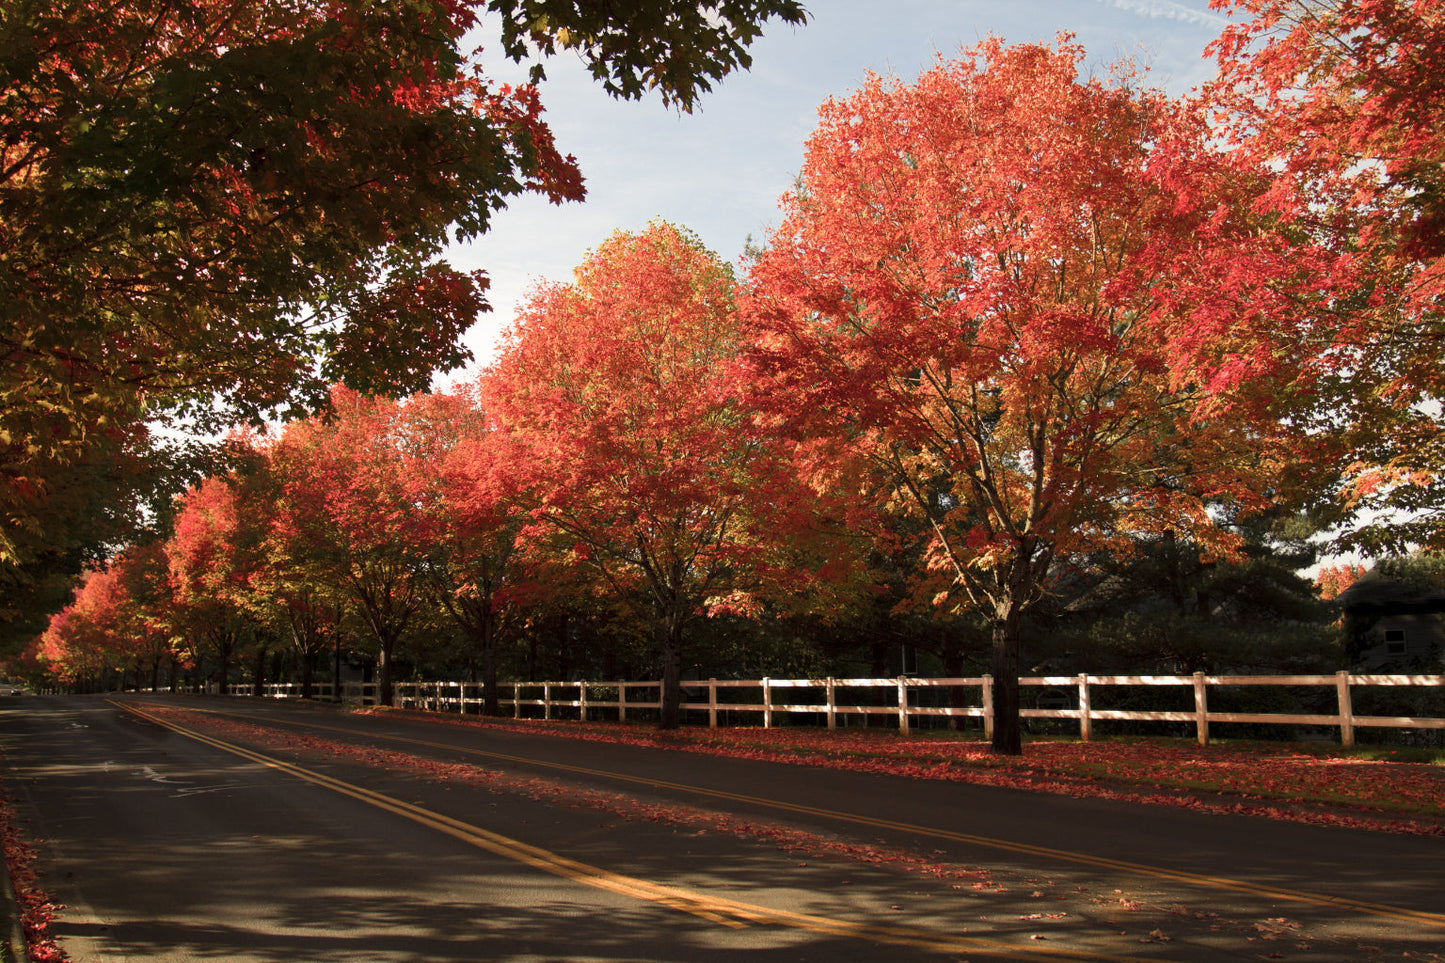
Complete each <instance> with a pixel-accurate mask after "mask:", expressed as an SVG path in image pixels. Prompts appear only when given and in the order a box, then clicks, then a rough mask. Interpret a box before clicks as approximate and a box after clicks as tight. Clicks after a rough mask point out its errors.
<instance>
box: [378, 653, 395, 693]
mask: <svg viewBox="0 0 1445 963" xmlns="http://www.w3.org/2000/svg"><path fill="white" fill-rule="evenodd" d="M380 642H381V648H380V649H379V650H378V651H377V654H376V701H377V702H379V703H381V704H382V705H384V706H389V705H394V704H395V697H394V696H393V694H392V686H391V648H392V644H393V643H394V642H395V640H394V639H389V638H383V639H381V640H380Z"/></svg>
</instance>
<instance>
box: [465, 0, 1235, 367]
mask: <svg viewBox="0 0 1445 963" xmlns="http://www.w3.org/2000/svg"><path fill="white" fill-rule="evenodd" d="M805 2H806V3H807V6H808V12H809V20H808V23H807V24H805V25H803V26H801V27H791V26H788V25H785V24H781V23H778V22H776V21H774V22H771V23H769V24H766V25H765V26H764V28H763V36H762V38H760V39H759V40H758V41H756V42H755V43H754V44H753V46H752V47H751V48H750V49H751V53H752V57H753V65H752V68H751V70H749V71H747V72H740V73H734V74H732V75H730V76H728V77H726V78H724V79H723V81H722V82H721V83H720V84H715V85H714V88H713V90H712V91H711V92H710V93H708V94H705V95H703V97H702V100H701V103H700V105H699V106H698V108H697V109H696V110H695V111H694V112H693V113H692V114H681V113H679V112H678V111H676V110H675V109H672V108H668V107H664V106H663V105H662V102H661V100H660V98H658V97H656V96H652V97H648V98H646V99H644V100H642V101H632V102H622V101H618V100H614V99H612V98H610V97H608V96H607V94H606V93H604V92H603V90H602V89H601V87H600V86H599V85H598V84H596V83H595V82H594V81H593V80H592V79H591V77H590V76H589V75H587V73H586V72H585V71H584V70H583V69H582V68H581V66H580V62H579V61H577V60H576V59H574V58H573V57H571V56H570V55H563V56H560V57H557V58H555V59H553V60H551V61H549V62H548V63H547V74H548V79H547V81H546V82H545V83H544V84H543V85H542V88H541V98H542V103H543V105H544V107H545V109H546V115H545V116H546V118H547V120H548V122H549V124H550V125H551V127H552V130H553V133H554V135H555V136H556V140H557V144H558V147H559V149H560V150H561V151H562V152H563V153H564V154H568V153H570V154H574V155H575V156H576V157H577V160H578V162H579V164H580V166H581V168H582V173H583V176H584V177H585V179H586V188H587V199H586V200H585V201H583V202H581V203H571V204H566V205H562V206H552V205H550V204H548V203H547V201H546V200H545V199H544V198H541V197H533V196H526V197H522V198H518V199H515V200H514V201H513V202H512V203H511V204H510V205H509V206H508V208H507V209H506V210H505V211H502V212H500V213H498V214H497V215H496V217H495V218H494V220H493V222H492V226H491V230H490V231H489V232H488V233H487V234H486V235H484V236H483V237H482V238H481V239H479V240H477V241H475V242H473V243H469V244H466V245H462V246H455V247H453V249H452V250H451V251H450V252H449V259H450V260H451V262H452V263H453V265H454V266H456V267H458V268H460V269H463V270H468V271H470V270H474V269H477V268H481V269H483V270H485V271H486V272H487V274H488V275H489V277H490V278H491V291H490V296H489V300H490V302H491V304H492V307H493V310H492V312H490V313H489V314H486V315H483V316H482V318H481V320H479V321H478V322H477V324H476V326H475V327H474V328H473V329H472V330H471V331H470V332H469V334H468V336H467V343H468V346H469V347H470V348H471V349H472V351H473V354H474V355H475V356H476V357H477V359H478V363H484V362H485V361H486V360H487V359H488V358H489V357H491V356H492V355H493V353H494V350H495V346H496V344H497V341H498V338H499V336H500V332H501V331H502V329H504V328H505V327H506V326H508V325H509V324H511V322H512V320H513V317H514V315H515V312H516V309H517V306H518V305H519V304H520V303H523V302H524V301H525V299H526V297H527V295H528V293H529V292H530V291H531V289H532V288H533V287H534V286H535V284H536V283H537V282H538V281H540V280H547V281H568V280H570V279H571V277H572V272H573V269H574V268H576V267H577V265H578V264H580V263H581V262H582V261H583V260H584V258H585V257H586V255H587V253H588V252H589V251H591V250H593V249H595V248H596V247H598V246H599V245H600V244H601V243H602V241H604V240H605V239H606V238H607V237H608V236H609V235H611V234H612V233H613V232H614V231H617V230H628V231H636V230H639V229H641V228H642V227H644V226H646V225H647V223H648V222H649V221H652V220H654V219H663V220H666V221H669V222H671V223H673V224H676V225H679V226H682V227H686V228H688V229H690V230H692V231H693V232H694V233H695V234H697V235H698V236H699V237H700V238H701V239H702V242H703V243H704V244H705V245H707V246H708V247H709V248H711V249H712V250H713V251H714V252H716V253H717V254H718V255H720V256H721V257H722V258H723V259H724V260H727V261H729V262H733V263H736V262H737V261H738V259H739V258H740V257H741V255H742V252H743V249H744V247H745V245H746V244H747V242H748V239H749V238H752V239H753V240H754V241H755V242H758V243H763V242H765V241H766V239H767V234H768V230H769V228H770V227H771V226H773V225H775V224H776V223H777V220H778V217H777V211H778V206H777V204H778V198H779V197H780V196H781V195H782V194H783V192H784V191H786V190H787V189H788V188H789V187H790V186H791V184H792V183H793V179H794V177H795V176H796V174H797V172H798V170H799V169H800V168H801V166H802V161H803V152H804V144H805V141H806V140H807V138H808V135H809V134H810V133H811V132H812V130H813V128H814V126H815V124H816V122H817V116H818V108H819V106H820V105H822V104H823V103H824V102H825V101H826V100H828V98H830V97H837V98H843V97H846V96H848V95H849V94H850V93H851V92H853V91H854V90H856V89H857V88H858V87H859V86H860V85H861V84H862V83H863V82H864V80H865V79H866V78H867V76H868V74H869V73H870V72H873V73H878V74H882V75H884V76H892V77H898V78H900V79H902V80H905V81H911V80H912V79H913V78H915V77H917V76H918V74H919V73H921V72H922V71H924V70H926V69H928V68H929V67H930V66H932V65H933V64H934V63H935V61H936V59H937V58H938V57H940V56H942V57H943V58H945V59H952V58H955V57H956V56H957V55H958V53H959V51H960V50H961V49H962V48H963V47H965V46H969V45H971V44H973V43H976V42H977V41H979V40H982V39H984V38H985V37H988V36H989V35H996V36H998V37H1000V38H1002V39H1003V40H1005V41H1007V42H1009V43H1023V42H1034V41H1038V42H1052V41H1053V40H1054V39H1055V38H1056V37H1057V35H1058V34H1059V33H1060V32H1061V31H1067V32H1070V33H1072V34H1074V36H1075V38H1076V39H1077V41H1078V42H1079V43H1081V44H1082V45H1083V47H1084V48H1085V50H1086V51H1087V54H1088V59H1087V61H1086V63H1085V67H1084V69H1085V70H1086V71H1089V70H1094V71H1097V72H1098V73H1101V74H1102V73H1105V72H1106V71H1107V68H1108V65H1110V64H1112V63H1114V62H1115V61H1118V60H1119V59H1121V58H1132V59H1133V60H1134V61H1135V62H1136V63H1137V64H1138V65H1140V66H1143V67H1148V68H1149V82H1150V83H1151V84H1152V85H1153V86H1156V87H1161V88H1163V89H1165V90H1167V91H1169V92H1170V93H1174V94H1183V93H1187V92H1188V91H1189V90H1191V89H1192V88H1194V87H1196V86H1197V85H1199V84H1201V83H1203V82H1205V81H1206V80H1208V79H1209V78H1210V77H1211V76H1212V75H1213V69H1212V64H1211V62H1209V61H1207V60H1205V59H1204V47H1205V45H1206V44H1208V43H1209V41H1211V40H1213V39H1214V38H1215V37H1217V36H1218V35H1219V32H1220V30H1221V28H1222V27H1223V26H1224V24H1225V23H1226V20H1225V18H1224V17H1223V16H1222V15H1220V14H1218V13H1215V12H1213V11H1211V10H1210V9H1209V6H1208V0H888V2H887V3H883V2H880V0H805ZM484 28H485V25H484ZM484 28H483V30H481V31H479V32H478V35H477V38H476V39H477V40H478V42H479V43H481V44H482V45H483V46H484V50H483V54H482V63H483V64H484V66H485V67H486V69H487V71H488V74H489V76H491V77H492V78H493V79H494V80H497V81H516V80H520V79H522V78H521V75H520V73H518V72H516V71H509V70H507V69H504V68H505V67H509V66H510V64H509V63H507V62H505V61H500V60H499V57H497V56H489V55H488V50H487V49H485V48H486V46H487V45H488V43H489V40H490V38H489V37H488V36H487V35H486V32H485V29H484ZM491 49H492V50H495V49H496V44H495V43H492V44H491ZM474 371H475V365H474V366H473V368H472V369H469V370H468V371H467V372H464V373H462V374H461V376H460V377H461V378H469V377H470V376H471V374H472V372H474ZM456 380H458V378H457V377H450V378H447V379H444V382H443V383H447V382H452V381H456Z"/></svg>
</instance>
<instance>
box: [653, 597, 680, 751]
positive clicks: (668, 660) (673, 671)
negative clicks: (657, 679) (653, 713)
mask: <svg viewBox="0 0 1445 963" xmlns="http://www.w3.org/2000/svg"><path fill="white" fill-rule="evenodd" d="M659 628H660V630H661V631H660V632H659V633H658V634H659V636H660V637H661V639H660V641H661V643H662V710H661V716H660V718H659V719H658V723H657V727H658V728H659V729H676V728H678V727H679V726H681V725H682V619H680V618H677V617H676V616H669V617H668V618H667V619H666V620H665V621H664V622H663V623H662V625H661V626H659Z"/></svg>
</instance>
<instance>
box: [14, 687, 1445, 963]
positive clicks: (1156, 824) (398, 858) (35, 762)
mask: <svg viewBox="0 0 1445 963" xmlns="http://www.w3.org/2000/svg"><path fill="white" fill-rule="evenodd" d="M0 753H3V763H4V767H3V769H0V781H3V785H4V787H5V789H6V790H7V792H8V793H9V795H10V796H11V797H12V798H13V799H14V800H15V801H16V804H17V806H18V808H19V809H20V810H21V812H22V813H24V814H25V815H26V816H27V817H28V820H29V825H28V830H29V832H30V833H31V835H32V836H34V837H35V838H37V839H38V840H39V844H40V845H39V848H40V854H41V856H40V862H39V868H40V870H41V872H42V877H43V881H44V884H45V886H46V887H47V889H48V890H49V891H50V893H51V895H52V896H53V897H54V898H55V899H56V900H57V901H58V902H60V903H62V904H64V905H65V907H66V908H65V909H64V910H63V912H62V913H61V918H60V919H59V921H58V922H57V924H56V925H55V928H54V932H55V935H56V936H57V937H58V939H59V940H60V942H61V946H62V948H63V949H64V950H65V951H66V953H67V954H68V955H69V956H70V958H71V959H72V960H74V961H76V963H88V961H91V960H107V961H110V960H125V959H136V960H148V961H154V960H164V961H170V960H175V961H181V960H202V959H217V960H245V961H281V960H285V961H294V960H338V961H339V960H346V961H358V960H375V961H388V963H392V961H423V960H425V961H443V960H506V961H552V960H569V961H570V960H577V961H592V960H596V961H621V960H653V961H709V960H733V959H736V958H737V957H738V956H740V955H744V954H746V955H747V957H748V958H749V959H750V960H752V959H755V960H760V961H771V960H778V961H784V960H786V961H794V960H796V961H803V960H819V961H830V963H831V961H839V960H889V961H894V960H914V959H917V960H974V959H1016V960H1040V959H1071V960H1072V959H1078V960H1090V959H1092V960H1126V959H1127V960H1150V959H1157V960H1173V961H1214V960H1220V961H1224V960H1230V961H1233V960H1240V959H1304V960H1311V961H1335V960H1338V961H1342V963H1343V961H1356V960H1360V959H1381V960H1383V959H1411V960H1422V959H1424V960H1430V959H1437V960H1439V959H1445V894H1442V886H1441V883H1442V881H1445V840H1441V839H1436V838H1420V837H1410V836H1400V835H1392V834H1384V833H1370V832H1364V831H1354V830H1341V829H1330V828H1324V827H1317V826H1311V825H1304V824H1295V823H1283V822H1273V821H1268V820H1263V819H1258V818H1254V817H1244V816H1219V815H1206V814H1200V813H1195V812H1190V811H1188V810H1183V809H1173V808H1168V807H1156V806H1136V805H1130V804H1123V803H1116V802H1111V801H1107V800H1092V799H1082V800H1081V799H1073V798H1067V797H1062V796H1052V795H1047V794H1041V793H1027V792H1021V791H1015V790H1005V789H995V788H989V787H979V786H968V785H962V784H958V783H947V782H935V781H927V780H913V779H906V778H900V777H889V776H879V775H869V774H864V773H857V772H849V771H842V770H831V769H817V768H808V767H801V766H789V765H781V764H774V763H767V762H760V761H755V760H746V759H728V758H719V757H714V756H706V755H700V754H695V753H688V752H679V751H668V750H660V749H655V748H645V747H639V746H629V745H616V744H604V743H596V742H584V741H580V740H574V739H566V738H558V737H555V736H550V735H545V734H534V733H528V732H519V731H516V730H515V728H514V727H473V726H458V725H449V724H442V723H437V722H431V721H424V720H418V719H414V718H411V717H399V716H373V715H368V716H359V715H355V714H349V713H344V712H340V711H336V710H333V709H329V708H325V707H315V706H294V705H283V704H276V703H265V702H257V701H251V700H221V699H215V698H210V699H206V698H193V697H192V698H186V697H174V698H166V697H159V698H144V697H134V696H129V697H114V698H112V699H104V698H101V697H75V698H63V697H52V698H47V697H16V698H6V699H0Z"/></svg>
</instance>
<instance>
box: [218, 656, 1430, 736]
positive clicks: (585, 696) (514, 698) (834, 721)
mask: <svg viewBox="0 0 1445 963" xmlns="http://www.w3.org/2000/svg"><path fill="white" fill-rule="evenodd" d="M992 683H993V680H992V678H991V677H989V676H986V675H985V676H981V677H975V678H964V679H916V678H909V677H906V676H900V677H898V678H896V679H758V680H721V679H707V680H697V681H685V682H683V683H682V687H683V689H684V696H685V697H686V695H687V693H688V692H689V691H690V692H693V693H696V692H697V691H698V690H706V696H707V698H706V701H698V700H696V699H693V700H686V698H685V701H684V702H683V705H682V708H683V710H684V712H690V713H694V714H700V713H704V712H705V713H707V720H708V726H709V727H711V728H717V725H718V716H719V714H720V713H723V714H727V713H736V712H748V713H761V714H762V720H763V726H764V727H765V728H766V727H771V726H772V725H773V723H774V721H775V718H776V717H778V716H782V715H797V714H805V715H811V716H815V717H817V716H821V717H822V718H823V719H824V720H825V722H826V724H827V726H828V728H829V729H832V728H835V727H836V726H837V725H838V722H839V719H840V717H847V716H868V715H886V716H893V717H896V718H897V720H898V728H899V729H900V730H902V731H904V732H907V731H908V730H909V728H910V725H911V720H913V719H915V718H919V717H924V716H947V717H955V718H957V717H964V718H981V719H982V720H983V726H984V731H985V734H986V735H988V736H991V735H992V732H993V715H994V714H993V691H992ZM1019 684H1020V685H1022V686H1025V687H1044V688H1046V689H1048V690H1051V691H1050V693H1049V695H1051V696H1053V701H1056V702H1061V703H1068V705H1067V706H1066V707H1065V706H1060V707H1055V708H1025V709H1022V710H1021V711H1020V715H1021V716H1023V717H1024V718H1026V719H1074V720H1077V721H1078V724H1079V735H1080V737H1081V738H1082V739H1083V740H1084V741H1085V742H1087V741H1089V740H1090V739H1091V738H1092V737H1093V724H1094V722H1095V721H1096V720H1135V721H1156V722H1183V723H1188V724H1192V726H1193V728H1194V731H1195V734H1196V737H1197V738H1198V740H1199V743H1200V745H1204V744H1205V743H1207V742H1208V741H1209V727H1210V724H1211V723H1216V722H1218V723H1228V722H1246V723H1273V724H1282V725H1301V726H1330V727H1337V728H1338V729H1339V730H1340V742H1341V743H1342V744H1343V745H1345V746H1353V745H1354V744H1355V730H1356V729H1359V728H1365V727H1389V728H1403V729H1445V718H1436V717H1414V716H1357V715H1355V714H1354V710H1353V708H1352V698H1351V691H1352V690H1353V689H1355V688H1357V687H1364V688H1369V687H1378V686H1387V687H1400V686H1409V687H1439V686H1445V676H1440V675H1351V674H1350V673H1348V672H1338V673H1336V674H1334V675H1259V676H1249V675H1218V676H1214V675H1205V674H1204V673H1202V672H1200V673H1195V674H1194V675H1192V676H1172V675H1171V676H1159V675H1109V676H1099V675H1070V676H1032V677H1027V678H1022V679H1020V680H1019ZM1111 686H1124V687H1137V686H1172V687H1175V688H1187V689H1192V691H1193V708H1192V709H1186V710H1182V711H1174V712H1165V711H1147V710H1132V709H1096V708H1093V701H1094V699H1093V697H1094V695H1095V694H1096V692H1097V691H1098V690H1099V689H1102V688H1106V687H1111ZM1229 686H1282V687H1309V686H1329V687H1333V688H1334V689H1335V701H1336V705H1337V711H1336V712H1334V713H1327V714H1314V715H1304V714H1295V715H1290V714H1285V713H1272V712H1211V711H1210V709H1209V690H1210V688H1211V687H1216V688H1217V687H1229ZM251 688H252V687H251V686H249V685H233V686H231V687H230V690H229V691H230V692H231V694H233V695H250V694H251ZM377 688H378V687H377V686H376V684H375V683H357V682H350V683H345V684H344V685H343V687H342V697H343V698H344V699H345V700H346V701H348V702H357V703H362V704H375V703H376V702H377V701H378V700H377ZM394 688H395V698H394V701H395V703H396V704H397V705H398V706H403V707H406V708H418V709H430V710H434V711H450V712H460V713H465V712H467V711H469V710H471V711H479V710H480V708H481V705H482V687H481V685H480V683H474V682H398V683H396V685H395V687H394ZM940 688H962V689H964V690H968V689H975V690H977V698H976V699H975V700H971V701H976V702H977V703H978V704H977V705H972V706H965V707H961V708H958V707H943V706H926V705H920V704H919V702H920V699H919V695H918V694H919V693H921V692H923V691H925V690H928V689H940ZM729 689H737V690H749V689H752V690H757V691H758V692H759V693H760V701H757V702H733V701H726V700H725V701H719V699H718V694H719V691H720V690H729ZM313 692H314V694H315V696H316V697H317V698H332V692H331V686H330V684H329V683H325V684H320V685H316V686H313ZM629 692H631V693H633V695H631V696H629ZM264 694H265V695H266V696H272V697H276V698H288V697H290V698H295V697H297V696H299V695H300V686H298V685H295V684H282V685H268V686H266V687H265V693H264ZM508 695H510V698H507V697H506V696H508ZM499 696H500V698H499V701H500V703H501V704H502V705H504V706H510V707H511V710H512V715H513V716H514V717H515V718H521V717H522V714H523V709H524V708H525V707H533V708H540V710H541V716H542V718H544V719H552V718H556V717H558V713H557V710H574V709H575V710H576V713H575V716H576V718H580V719H582V720H586V719H588V718H589V715H590V714H591V713H593V712H596V711H600V710H615V711H616V717H617V718H618V719H619V720H620V721H624V722H625V721H626V720H627V713H628V711H629V710H638V709H657V708H660V707H661V701H660V700H661V683H659V682H513V683H505V684H503V685H502V687H501V693H500V694H499ZM524 696H525V698H524ZM1068 696H1072V697H1071V698H1070V697H1068ZM1045 701H1047V700H1045ZM567 715H568V716H569V717H571V716H573V715H574V714H573V713H572V712H571V711H568V712H567ZM844 721H845V722H846V719H845V720H844Z"/></svg>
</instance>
